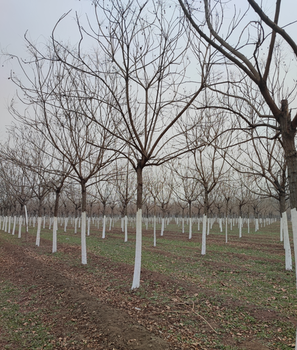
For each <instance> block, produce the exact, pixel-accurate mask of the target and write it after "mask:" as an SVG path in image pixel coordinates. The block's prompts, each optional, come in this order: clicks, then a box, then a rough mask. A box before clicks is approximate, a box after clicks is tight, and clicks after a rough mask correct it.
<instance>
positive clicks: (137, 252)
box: [131, 161, 143, 289]
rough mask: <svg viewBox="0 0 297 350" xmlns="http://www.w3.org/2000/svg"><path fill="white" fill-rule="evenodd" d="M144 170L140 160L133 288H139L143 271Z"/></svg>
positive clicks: (138, 165) (138, 167)
mask: <svg viewBox="0 0 297 350" xmlns="http://www.w3.org/2000/svg"><path fill="white" fill-rule="evenodd" d="M142 171H143V167H142V166H141V164H140V161H139V162H138V164H137V170H136V172H137V201H136V206H137V213H136V243H135V262H134V275H133V282H132V287H131V289H135V288H139V286H140V272H141V250H142Z"/></svg>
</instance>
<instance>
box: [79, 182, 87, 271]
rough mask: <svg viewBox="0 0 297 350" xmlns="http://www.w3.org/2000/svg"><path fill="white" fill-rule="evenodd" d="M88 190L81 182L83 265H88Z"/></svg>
mask: <svg viewBox="0 0 297 350" xmlns="http://www.w3.org/2000/svg"><path fill="white" fill-rule="evenodd" d="M86 209H87V190H86V184H85V182H84V181H82V182H81V231H80V232H81V263H82V264H83V265H86V264H87V242H86V217H87V213H86Z"/></svg>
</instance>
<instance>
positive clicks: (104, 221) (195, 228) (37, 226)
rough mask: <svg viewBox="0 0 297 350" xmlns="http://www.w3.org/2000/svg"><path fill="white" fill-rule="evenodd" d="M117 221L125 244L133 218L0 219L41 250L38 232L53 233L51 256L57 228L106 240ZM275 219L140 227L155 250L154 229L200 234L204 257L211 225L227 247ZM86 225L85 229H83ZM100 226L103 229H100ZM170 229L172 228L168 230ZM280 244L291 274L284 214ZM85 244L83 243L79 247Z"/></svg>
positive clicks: (162, 221)
mask: <svg viewBox="0 0 297 350" xmlns="http://www.w3.org/2000/svg"><path fill="white" fill-rule="evenodd" d="M119 221H120V227H121V231H122V232H123V239H124V242H127V241H128V225H129V230H130V233H134V231H135V226H136V218H135V217H133V216H132V217H128V216H125V217H119V216H115V217H113V216H112V217H111V216H110V217H106V216H105V215H104V216H103V217H94V216H93V217H86V218H85V223H84V217H82V218H80V217H79V218H78V217H53V218H52V217H46V216H43V217H36V216H29V217H28V215H27V211H26V215H25V217H23V216H20V217H17V216H14V217H11V216H3V217H0V229H2V230H3V231H4V232H7V233H11V234H12V235H15V234H17V237H18V238H21V237H22V226H23V227H24V228H25V234H26V238H27V235H28V231H29V227H30V231H31V233H32V234H35V233H36V242H35V244H36V246H40V239H41V232H42V229H43V230H44V229H46V228H48V229H49V230H51V229H52V232H53V234H52V253H56V252H57V231H58V228H59V227H60V230H63V232H64V233H66V232H67V231H69V230H71V231H72V232H73V233H74V234H77V233H78V229H79V228H81V235H82V236H81V237H82V238H83V235H86V236H90V232H91V226H93V231H92V234H95V235H98V233H100V234H101V238H102V239H105V238H106V233H107V232H111V231H112V229H113V228H114V226H115V223H117V222H119ZM276 221H277V219H276V218H265V219H262V218H253V219H250V218H241V217H238V218H228V217H226V218H218V217H216V218H207V216H206V215H203V216H202V217H193V218H191V217H190V218H189V217H186V218H184V217H166V218H164V217H160V216H159V217H156V216H153V217H147V218H145V219H144V222H143V226H144V229H145V230H150V232H153V234H152V244H153V246H154V247H156V246H157V225H158V228H159V230H160V231H159V233H158V234H159V236H160V237H163V236H164V232H165V231H166V227H167V225H169V224H170V223H174V224H175V225H177V226H178V231H179V232H180V234H181V236H185V234H186V230H187V231H188V232H187V234H188V239H189V240H191V239H192V237H193V233H194V232H195V234H196V233H200V234H201V238H202V243H201V254H202V255H205V254H206V237H207V236H208V235H209V234H210V232H211V230H212V228H213V225H214V224H215V223H217V225H218V230H219V232H223V231H224V233H225V242H226V243H228V232H230V231H233V230H234V229H235V230H238V235H239V238H241V237H242V229H243V227H244V226H245V227H246V228H247V234H249V233H250V232H251V231H252V230H253V231H254V232H257V231H258V230H259V229H260V228H261V227H265V226H266V225H270V224H272V223H274V222H276ZM84 224H85V227H86V229H83V227H82V226H83V225H84ZM100 226H102V227H100ZM171 229H172V228H171ZM280 242H284V249H285V268H286V270H292V256H291V247H290V239H289V230H288V220H287V215H286V213H283V215H282V217H281V218H280ZM83 243H84V240H83V239H82V244H83ZM81 261H82V263H83V264H86V263H87V250H86V246H83V245H82V249H81Z"/></svg>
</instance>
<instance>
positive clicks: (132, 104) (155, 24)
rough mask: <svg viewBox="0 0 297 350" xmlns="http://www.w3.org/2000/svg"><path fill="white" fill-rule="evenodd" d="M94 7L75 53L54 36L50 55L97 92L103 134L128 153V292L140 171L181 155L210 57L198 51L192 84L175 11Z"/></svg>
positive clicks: (132, 5)
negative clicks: (131, 214)
mask: <svg viewBox="0 0 297 350" xmlns="http://www.w3.org/2000/svg"><path fill="white" fill-rule="evenodd" d="M94 5H95V6H94V9H95V24H93V25H90V27H89V30H87V29H86V28H87V27H86V26H83V25H82V24H81V23H80V20H79V19H77V24H78V29H79V32H80V35H81V40H80V41H79V44H78V47H77V49H76V50H69V48H68V47H66V46H65V45H64V44H63V43H62V42H61V41H59V40H57V39H56V37H55V32H53V37H52V38H53V39H52V49H53V50H54V52H55V58H56V59H58V60H59V61H60V62H63V63H64V64H65V65H66V66H68V67H69V66H71V67H73V68H74V69H76V70H78V71H81V72H83V73H84V74H87V75H89V76H90V77H92V79H94V81H96V82H97V84H98V85H100V86H102V89H101V90H100V91H99V94H98V95H97V96H96V98H97V99H98V100H99V101H100V103H101V102H102V103H104V104H106V106H108V108H109V109H110V117H109V118H110V121H111V122H112V126H111V127H110V128H109V132H112V134H113V135H114V136H116V138H117V139H118V140H119V142H122V143H124V144H128V145H129V149H130V153H129V155H128V154H127V153H126V154H125V156H127V157H128V158H129V161H130V163H131V165H132V167H133V168H134V170H135V171H136V173H137V230H136V231H137V233H136V254H135V269H134V277H133V283H132V289H134V288H138V287H139V285H140V270H141V245H142V243H141V237H142V233H141V220H142V188H143V169H144V168H145V167H147V166H152V165H160V164H162V163H164V162H166V161H167V160H170V159H172V158H173V157H176V156H177V155H178V154H181V153H183V152H185V151H186V149H184V148H183V147H181V143H180V137H181V133H180V132H176V130H174V129H173V128H174V126H175V124H176V123H177V121H178V120H179V119H181V118H182V117H183V116H184V115H185V111H186V110H187V109H188V108H189V106H190V105H191V103H192V102H193V101H194V100H195V99H197V98H198V96H199V94H200V92H201V91H202V90H203V89H204V87H205V85H206V82H207V76H208V72H209V68H210V61H209V58H210V56H211V53H210V52H209V51H208V50H207V47H206V46H201V47H200V48H199V50H200V51H199V52H200V53H199V56H198V57H199V59H200V66H199V67H198V68H199V71H198V73H196V75H197V76H199V83H194V84H193V81H191V79H190V78H189V76H190V72H189V65H190V64H191V60H190V59H189V55H188V49H189V39H188V38H187V36H185V35H184V31H183V22H182V21H180V16H177V15H176V13H175V11H174V9H175V8H176V7H175V6H172V5H173V3H172V4H171V3H166V4H165V2H162V1H161V2H154V1H147V2H145V3H144V4H140V3H139V2H136V1H132V0H129V1H127V2H125V3H123V2H122V1H119V0H116V1H113V2H112V3H108V4H106V3H105V2H104V1H101V0H96V1H94ZM61 20H63V18H62V19H61ZM90 23H91V21H89V24H90ZM86 36H87V37H88V39H91V40H93V43H94V45H96V46H97V49H96V50H95V51H94V52H92V53H91V54H88V55H87V56H86V55H85V54H84V55H83V54H82V52H83V49H84V46H83V43H84V39H85V37H86ZM69 54H70V55H69ZM69 56H71V57H72V58H74V60H75V62H74V61H73V60H71V61H69ZM196 70H197V66H196ZM191 90H192V91H194V92H191ZM100 92H101V94H100ZM186 92H188V93H186ZM94 120H95V121H96V122H97V123H98V124H99V125H100V126H101V127H105V125H102V123H101V122H100V120H97V119H96V118H94Z"/></svg>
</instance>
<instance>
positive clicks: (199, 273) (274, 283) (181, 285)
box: [0, 221, 297, 349]
mask: <svg viewBox="0 0 297 350" xmlns="http://www.w3.org/2000/svg"><path fill="white" fill-rule="evenodd" d="M185 228H187V225H185ZM36 230H37V228H33V227H30V228H29V234H28V236H27V239H26V238H25V236H23V238H21V239H18V238H17V237H16V236H13V235H11V234H8V233H7V232H3V231H1V236H0V240H1V248H0V249H1V277H0V279H1V292H0V295H1V301H0V303H1V317H0V329H1V339H0V344H1V346H2V348H4V349H5V348H7V349H21V348H23V349H25V348H30V349H84V348H85V349H87V348H94V349H150V348H153V349H290V348H292V347H294V337H295V325H296V321H297V319H296V300H295V299H296V292H295V281H294V272H292V271H286V270H285V268H284V249H283V243H282V242H280V237H279V223H278V222H274V223H272V224H270V225H266V226H265V227H264V225H263V226H262V227H261V228H260V230H259V231H258V232H254V230H250V233H248V232H247V228H246V227H244V228H243V230H242V237H241V238H239V235H238V228H237V227H236V226H234V227H233V230H232V231H231V232H230V233H229V242H228V243H225V235H224V233H221V232H220V230H219V226H218V224H214V225H213V228H212V229H211V231H210V234H209V235H208V236H207V254H206V255H201V253H200V250H201V232H198V230H197V228H195V229H193V236H192V239H191V240H189V239H188V235H187V234H186V233H184V234H183V233H182V232H181V226H178V225H176V223H175V222H174V221H172V222H171V223H170V224H168V225H167V227H166V229H165V231H164V234H163V236H162V237H161V236H160V230H161V224H158V226H157V231H158V233H159V234H158V235H157V246H156V247H154V246H153V230H152V227H150V226H149V227H148V229H147V230H146V228H145V227H143V251H142V253H143V257H142V259H143V264H142V271H141V273H142V274H141V276H142V277H141V279H142V285H141V287H140V288H138V289H136V290H131V288H130V287H131V286H130V282H131V275H132V274H133V262H134V249H135V227H131V226H129V235H128V241H127V242H124V233H123V232H122V230H121V228H120V225H119V222H117V223H115V224H114V226H113V227H112V229H111V230H110V231H107V233H106V238H105V239H102V237H101V231H100V232H99V231H98V228H97V227H96V226H92V227H91V230H90V235H89V236H87V246H88V256H89V261H88V265H82V264H81V262H80V238H79V235H78V234H75V233H74V227H71V226H70V227H68V230H67V232H66V233H65V232H64V230H63V229H62V228H61V227H60V228H59V229H58V252H57V253H55V254H52V253H51V239H52V232H51V231H49V230H48V229H43V230H42V234H41V244H40V246H39V247H37V246H36V245H35V236H36Z"/></svg>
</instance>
